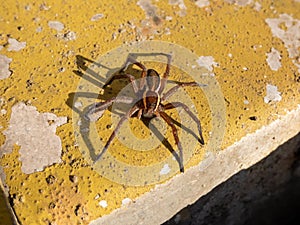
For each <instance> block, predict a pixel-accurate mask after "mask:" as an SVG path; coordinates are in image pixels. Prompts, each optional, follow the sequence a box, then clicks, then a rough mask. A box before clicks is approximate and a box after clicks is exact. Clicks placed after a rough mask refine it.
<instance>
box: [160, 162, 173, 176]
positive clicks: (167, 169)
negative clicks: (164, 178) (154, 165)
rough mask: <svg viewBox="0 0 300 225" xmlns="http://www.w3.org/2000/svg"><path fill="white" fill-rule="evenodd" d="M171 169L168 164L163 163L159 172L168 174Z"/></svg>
mask: <svg viewBox="0 0 300 225" xmlns="http://www.w3.org/2000/svg"><path fill="white" fill-rule="evenodd" d="M170 171H171V169H170V167H169V164H165V165H164V167H163V168H162V169H161V171H160V172H159V174H160V175H165V174H168V173H169V172H170Z"/></svg>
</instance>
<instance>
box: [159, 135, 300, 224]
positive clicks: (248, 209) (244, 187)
mask: <svg viewBox="0 0 300 225" xmlns="http://www.w3.org/2000/svg"><path fill="white" fill-rule="evenodd" d="M299 190H300V134H298V135H297V136H295V137H293V138H292V139H290V140H289V141H287V142H286V143H284V144H282V145H280V146H279V147H278V148H277V149H276V150H275V151H274V152H272V153H271V154H270V155H269V156H267V157H266V158H264V159H263V160H261V161H259V162H258V163H256V164H254V165H253V166H251V167H249V168H247V169H245V170H242V171H240V172H238V173H237V174H235V175H234V176H232V177H230V178H229V179H228V180H227V181H226V182H224V183H222V184H220V185H218V186H217V187H215V188H214V189H213V190H212V191H210V192H209V193H208V194H206V195H205V196H203V197H201V198H200V199H198V200H197V201H196V202H195V203H193V204H192V205H189V206H188V207H187V208H184V209H183V210H181V211H180V212H179V213H178V214H176V215H175V216H174V217H173V218H172V219H170V220H169V221H167V222H165V223H164V224H163V225H178V224H179V225H202V224H212V225H217V224H220V225H226V224H232V225H234V224H237V225H238V224H240V225H241V224H245V225H252V224H253V225H254V224H265V225H271V224H281V225H288V224H289V225H292V224H294V225H296V224H298V223H299V213H298V211H299V208H300V192H299Z"/></svg>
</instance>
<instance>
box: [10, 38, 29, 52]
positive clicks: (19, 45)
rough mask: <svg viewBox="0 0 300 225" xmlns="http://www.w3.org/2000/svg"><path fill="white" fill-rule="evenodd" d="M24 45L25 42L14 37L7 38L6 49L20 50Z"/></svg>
mask: <svg viewBox="0 0 300 225" xmlns="http://www.w3.org/2000/svg"><path fill="white" fill-rule="evenodd" d="M25 47H26V42H19V41H17V40H16V39H14V38H8V48H7V51H9V52H10V51H14V52H17V51H20V50H22V49H23V48H25Z"/></svg>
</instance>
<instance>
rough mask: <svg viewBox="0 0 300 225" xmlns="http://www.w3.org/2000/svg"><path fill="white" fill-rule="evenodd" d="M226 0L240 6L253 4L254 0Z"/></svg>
mask: <svg viewBox="0 0 300 225" xmlns="http://www.w3.org/2000/svg"><path fill="white" fill-rule="evenodd" d="M225 2H227V3H230V4H235V5H239V6H246V5H249V4H251V3H252V0H225Z"/></svg>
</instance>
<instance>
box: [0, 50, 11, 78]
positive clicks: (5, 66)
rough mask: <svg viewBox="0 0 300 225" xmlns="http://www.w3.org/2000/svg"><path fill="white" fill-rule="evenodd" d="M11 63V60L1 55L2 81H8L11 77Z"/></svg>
mask: <svg viewBox="0 0 300 225" xmlns="http://www.w3.org/2000/svg"><path fill="white" fill-rule="evenodd" d="M11 61H12V59H11V58H8V57H7V56H5V55H0V80H3V79H6V78H8V77H9V76H10V75H11V71H10V70H9V64H10V63H11Z"/></svg>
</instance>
